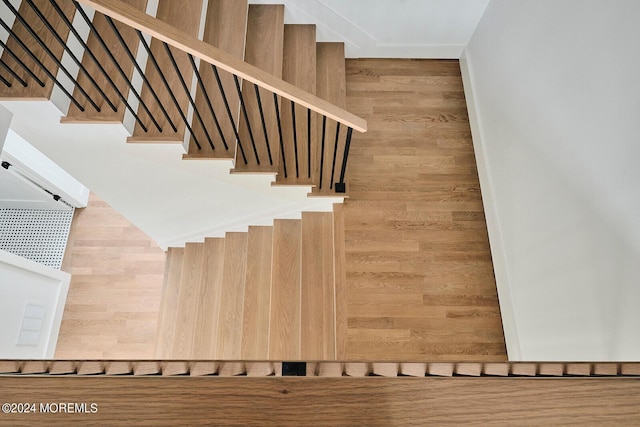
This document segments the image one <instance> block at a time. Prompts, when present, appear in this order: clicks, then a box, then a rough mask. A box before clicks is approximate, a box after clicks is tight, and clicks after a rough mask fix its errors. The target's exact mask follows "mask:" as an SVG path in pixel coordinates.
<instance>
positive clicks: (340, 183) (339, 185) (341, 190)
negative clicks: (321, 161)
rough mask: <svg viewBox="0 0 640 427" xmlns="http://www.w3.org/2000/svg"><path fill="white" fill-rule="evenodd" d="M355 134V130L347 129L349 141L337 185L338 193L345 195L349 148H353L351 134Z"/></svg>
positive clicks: (345, 148) (345, 146)
mask: <svg viewBox="0 0 640 427" xmlns="http://www.w3.org/2000/svg"><path fill="white" fill-rule="evenodd" d="M352 133H353V128H352V127H348V128H347V140H346V142H345V144H344V153H343V155H342V169H341V170H340V180H339V181H338V182H337V183H336V193H345V192H346V191H347V186H346V184H345V183H344V174H345V172H346V170H347V160H349V147H350V146H351V134H352Z"/></svg>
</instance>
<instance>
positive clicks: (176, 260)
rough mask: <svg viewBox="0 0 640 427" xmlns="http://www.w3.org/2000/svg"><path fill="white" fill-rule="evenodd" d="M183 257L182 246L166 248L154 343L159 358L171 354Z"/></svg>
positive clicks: (168, 356) (170, 355) (167, 356)
mask: <svg viewBox="0 0 640 427" xmlns="http://www.w3.org/2000/svg"><path fill="white" fill-rule="evenodd" d="M183 258H184V248H169V249H168V250H167V261H166V267H165V273H164V286H163V292H162V301H161V303H160V318H159V320H158V335H157V336H158V341H157V344H156V357H158V358H160V359H165V358H170V357H172V355H173V341H174V337H175V327H176V317H177V314H178V310H177V309H178V304H177V303H178V298H179V295H180V280H181V276H182V262H183Z"/></svg>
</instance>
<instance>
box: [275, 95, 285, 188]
mask: <svg viewBox="0 0 640 427" xmlns="http://www.w3.org/2000/svg"><path fill="white" fill-rule="evenodd" d="M273 103H274V104H275V106H276V118H277V119H278V135H280V155H281V156H282V168H283V170H284V177H285V179H286V178H287V176H288V175H287V158H286V156H285V155H284V141H283V140H282V123H281V122H280V107H279V106H278V95H276V94H275V93H274V94H273Z"/></svg>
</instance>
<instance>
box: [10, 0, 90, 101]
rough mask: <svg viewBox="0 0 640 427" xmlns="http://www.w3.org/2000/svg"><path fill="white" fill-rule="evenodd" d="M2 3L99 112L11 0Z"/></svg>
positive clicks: (48, 72) (26, 48)
mask: <svg viewBox="0 0 640 427" xmlns="http://www.w3.org/2000/svg"><path fill="white" fill-rule="evenodd" d="M3 3H4V4H5V5H6V6H7V7H8V8H9V10H11V12H12V13H13V14H14V15H15V17H16V18H17V19H18V21H19V22H20V23H21V24H22V26H23V27H24V28H25V29H26V30H27V32H29V34H30V35H31V37H33V39H34V40H35V41H36V42H37V43H38V45H40V47H41V48H42V49H43V50H44V51H45V53H46V54H47V55H48V56H49V57H50V58H51V59H52V60H53V62H55V63H56V65H57V66H58V68H59V69H60V70H61V71H62V72H63V73H64V74H65V75H66V76H67V77H68V78H69V80H71V81H72V82H73V83H74V84H75V86H76V87H77V88H78V90H79V91H80V93H82V94H83V95H84V96H85V98H87V101H89V103H90V104H91V105H92V106H93V108H95V109H96V111H98V112H100V107H98V104H96V103H95V101H94V100H93V99H91V97H90V96H89V94H88V93H87V91H86V90H84V88H83V87H82V86H80V83H78V80H76V79H74V78H73V76H72V75H71V73H70V72H69V70H67V68H66V67H65V66H64V65H62V62H61V61H60V60H59V59H58V58H56V55H55V54H54V53H53V52H52V51H51V49H49V47H48V46H47V44H46V43H45V42H44V41H42V39H41V38H40V36H38V34H37V33H36V32H35V31H34V29H33V28H32V27H31V25H29V23H28V22H27V21H25V19H24V18H23V17H22V16H21V15H20V13H19V12H18V11H17V10H16V8H14V7H13V5H12V4H11V2H10V1H9V0H3ZM2 26H3V27H5V29H6V27H7V24H5V23H4V21H2ZM8 31H9V33H10V34H11V35H12V36H13V37H14V38H15V39H16V40H18V38H17V37H16V35H15V33H14V32H13V31H12V30H8ZM20 44H21V45H22V47H23V48H24V49H25V50H26V51H27V52H28V53H29V54H30V55H29V56H32V55H33V53H31V52H30V51H29V48H28V47H26V46H25V45H24V43H23V42H21V41H20ZM33 58H35V55H33V57H32V59H33ZM36 62H38V65H40V66H41V67H42V68H43V70H45V72H47V74H51V75H52V76H53V73H51V72H50V71H49V70H47V69H46V67H44V64H43V63H42V62H41V61H40V60H37V61H36ZM53 79H54V80H55V81H57V79H55V76H54V77H53ZM58 85H59V87H62V84H60V82H58ZM65 91H66V89H65ZM67 92H68V91H67Z"/></svg>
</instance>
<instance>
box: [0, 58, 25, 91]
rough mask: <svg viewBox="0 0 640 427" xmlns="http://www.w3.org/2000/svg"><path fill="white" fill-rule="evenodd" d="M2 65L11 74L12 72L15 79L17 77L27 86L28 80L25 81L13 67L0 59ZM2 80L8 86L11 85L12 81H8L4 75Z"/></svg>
mask: <svg viewBox="0 0 640 427" xmlns="http://www.w3.org/2000/svg"><path fill="white" fill-rule="evenodd" d="M0 66H2V68H4V69H5V70H7V71H8V72H9V74H11V75H12V76H13V78H14V79H16V80H17V81H18V82H20V84H21V85H22V87H27V82H25V81H24V80H23V79H22V78H21V77H20V76H19V75H18V74H16V72H15V71H13V70H12V69H11V67H9V66H8V65H7V64H5V63H4V62H3V61H0ZM2 81H4V82H5V84H6V85H7V86H9V87H11V83H10V82H8V81H7V80H6V79H5V78H4V77H3V78H2Z"/></svg>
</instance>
